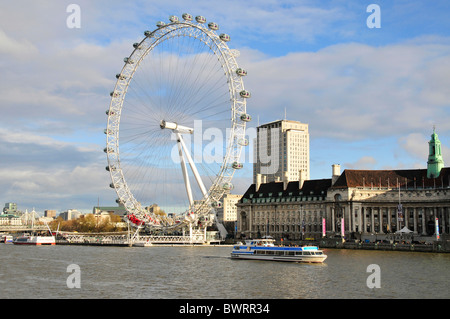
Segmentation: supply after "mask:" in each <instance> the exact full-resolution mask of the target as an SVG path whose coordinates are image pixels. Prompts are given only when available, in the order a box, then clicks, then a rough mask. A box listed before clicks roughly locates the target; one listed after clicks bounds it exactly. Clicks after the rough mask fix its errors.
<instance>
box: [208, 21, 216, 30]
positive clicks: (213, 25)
mask: <svg viewBox="0 0 450 319" xmlns="http://www.w3.org/2000/svg"><path fill="white" fill-rule="evenodd" d="M208 28H210V29H211V30H214V31H216V30H219V25H218V24H217V23H215V22H210V23H208Z"/></svg>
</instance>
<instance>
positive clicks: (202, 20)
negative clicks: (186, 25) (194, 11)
mask: <svg viewBox="0 0 450 319" xmlns="http://www.w3.org/2000/svg"><path fill="white" fill-rule="evenodd" d="M195 21H197V22H198V23H205V22H206V18H205V17H203V16H196V17H195Z"/></svg>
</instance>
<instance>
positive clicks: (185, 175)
mask: <svg viewBox="0 0 450 319" xmlns="http://www.w3.org/2000/svg"><path fill="white" fill-rule="evenodd" d="M181 141H182V138H181V135H180V134H179V133H177V145H178V155H180V163H181V170H182V171H183V178H184V185H185V186H186V192H187V196H188V199H189V207H193V206H194V199H193V197H192V190H191V183H190V182H189V176H188V172H187V167H186V163H185V161H184V156H183V151H182V146H181Z"/></svg>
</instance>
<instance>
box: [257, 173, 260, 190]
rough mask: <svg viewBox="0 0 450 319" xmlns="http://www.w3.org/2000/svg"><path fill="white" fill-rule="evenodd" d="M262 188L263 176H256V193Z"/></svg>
mask: <svg viewBox="0 0 450 319" xmlns="http://www.w3.org/2000/svg"><path fill="white" fill-rule="evenodd" d="M260 186H261V174H256V191H258V190H259V187H260Z"/></svg>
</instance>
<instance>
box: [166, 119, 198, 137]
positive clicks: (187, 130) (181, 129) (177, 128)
mask: <svg viewBox="0 0 450 319" xmlns="http://www.w3.org/2000/svg"><path fill="white" fill-rule="evenodd" d="M159 127H161V129H165V128H166V129H169V130H173V131H174V132H177V133H181V134H193V133H194V129H193V128H191V127H187V126H183V125H178V124H177V123H175V122H166V121H165V120H161V122H159Z"/></svg>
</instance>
